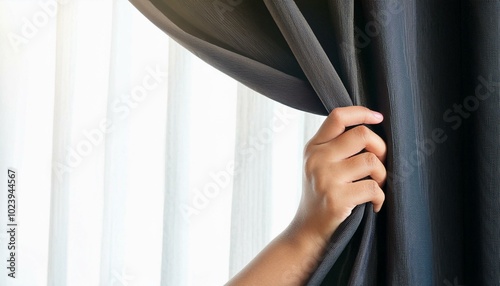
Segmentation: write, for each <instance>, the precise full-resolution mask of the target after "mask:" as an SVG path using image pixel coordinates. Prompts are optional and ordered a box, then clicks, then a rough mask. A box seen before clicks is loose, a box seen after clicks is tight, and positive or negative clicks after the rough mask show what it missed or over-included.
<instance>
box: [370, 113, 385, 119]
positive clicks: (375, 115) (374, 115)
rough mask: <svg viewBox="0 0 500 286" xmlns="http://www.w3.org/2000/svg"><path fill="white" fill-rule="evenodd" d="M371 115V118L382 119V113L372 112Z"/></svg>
mask: <svg viewBox="0 0 500 286" xmlns="http://www.w3.org/2000/svg"><path fill="white" fill-rule="evenodd" d="M372 114H373V117H375V118H377V119H383V118H384V116H383V115H382V113H379V112H376V111H372Z"/></svg>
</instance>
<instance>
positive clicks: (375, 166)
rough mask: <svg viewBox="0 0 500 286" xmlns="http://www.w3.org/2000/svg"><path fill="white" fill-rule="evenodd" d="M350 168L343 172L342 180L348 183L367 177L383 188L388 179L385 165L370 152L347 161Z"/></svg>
mask: <svg viewBox="0 0 500 286" xmlns="http://www.w3.org/2000/svg"><path fill="white" fill-rule="evenodd" d="M346 164H348V166H349V167H347V168H345V171H343V174H342V178H343V179H344V180H346V181H347V182H354V181H358V180H361V179H363V178H366V177H368V176H369V177H370V178H372V179H373V180H374V181H375V182H377V184H378V185H379V186H380V187H382V186H383V185H384V183H385V180H386V178H387V170H386V169H385V166H384V164H382V162H381V161H380V160H379V158H377V156H375V154H373V153H370V152H365V153H361V154H359V155H356V156H354V157H351V158H349V159H347V160H346Z"/></svg>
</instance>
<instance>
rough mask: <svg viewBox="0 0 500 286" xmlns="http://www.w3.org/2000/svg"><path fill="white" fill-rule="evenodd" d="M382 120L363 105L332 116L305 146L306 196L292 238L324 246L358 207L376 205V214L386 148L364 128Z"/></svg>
mask: <svg viewBox="0 0 500 286" xmlns="http://www.w3.org/2000/svg"><path fill="white" fill-rule="evenodd" d="M382 120H383V117H382V115H381V114H379V113H376V112H374V111H371V110H369V109H367V108H365V107H361V106H351V107H343V108H337V109H334V110H333V111H332V112H331V113H330V115H329V116H328V117H327V119H326V120H325V121H324V122H323V124H322V126H321V127H320V129H319V130H318V132H317V133H316V134H315V135H314V136H313V138H311V140H310V141H309V142H308V143H307V145H306V146H305V148H304V180H303V181H304V187H303V193H302V198H301V202H300V205H299V208H298V210H297V213H296V215H295V218H294V220H293V222H292V223H291V225H290V227H289V232H288V234H289V235H290V234H291V235H292V236H295V238H297V239H299V240H300V241H301V242H303V243H306V241H307V243H314V244H315V245H316V246H320V247H324V246H326V244H327V243H328V241H329V239H330V237H331V235H332V234H333V232H334V231H335V230H336V229H337V228H338V226H339V225H340V224H341V223H342V222H343V221H344V220H345V219H346V218H347V217H348V216H349V215H350V214H351V212H352V210H353V209H354V208H355V207H356V206H357V205H360V204H363V203H366V202H372V203H373V206H374V211H375V212H378V211H380V209H381V207H382V203H383V202H384V198H385V195H384V192H383V191H382V189H381V187H382V186H383V184H384V182H385V180H386V175H387V173H386V169H385V167H384V164H383V162H384V160H385V156H386V152H387V147H386V144H385V142H384V141H383V140H382V138H380V137H379V136H378V135H377V134H375V133H374V132H373V131H371V130H370V129H369V128H368V127H366V126H365V125H363V124H378V123H380V122H382ZM354 125H358V126H356V127H353V128H352V129H349V130H347V131H346V127H349V126H354Z"/></svg>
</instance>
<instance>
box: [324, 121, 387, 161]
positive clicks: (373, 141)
mask: <svg viewBox="0 0 500 286" xmlns="http://www.w3.org/2000/svg"><path fill="white" fill-rule="evenodd" d="M328 144H331V146H329V150H332V151H334V152H335V155H334V156H335V157H337V158H348V157H351V156H353V155H355V154H358V153H359V152H361V151H362V150H363V149H366V151H368V152H371V153H373V154H375V155H376V156H377V157H378V159H379V160H380V161H381V162H385V157H386V154H387V146H386V145H385V142H384V140H382V138H380V136H378V135H377V134H376V133H375V132H373V131H371V130H370V129H368V127H366V126H364V125H360V126H356V127H354V128H353V129H351V130H348V131H346V132H345V133H344V134H342V135H340V136H338V137H337V138H335V139H334V140H332V141H330V142H328Z"/></svg>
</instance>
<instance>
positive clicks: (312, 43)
mask: <svg viewBox="0 0 500 286" xmlns="http://www.w3.org/2000/svg"><path fill="white" fill-rule="evenodd" d="M131 2H132V3H133V4H134V5H135V6H136V7H137V8H138V9H139V10H140V11H141V12H142V13H143V14H144V15H145V16H146V17H148V18H149V19H150V20H151V21H152V22H153V23H155V24H156V25H157V26H158V27H160V28H161V29H162V30H163V31H165V32H166V33H167V34H169V35H170V36H171V37H172V38H173V39H175V40H176V41H178V42H179V43H180V44H181V45H183V46H184V47H186V48H187V49H188V50H190V51H192V52H193V53H194V54H195V55H197V56H198V57H200V58H201V59H203V60H205V61H206V62H208V63H209V64H211V65H213V66H215V67H216V68H218V69H220V70H221V71H223V72H225V73H227V74H228V75H230V76H232V77H234V78H235V79H237V80H238V81H240V82H242V83H243V84H245V85H247V86H248V87H250V88H252V89H254V90H256V91H258V92H260V93H262V94H264V95H265V96H267V97H269V98H272V99H274V100H276V101H278V102H281V103H284V104H286V105H288V106H291V107H294V108H297V109H300V110H303V111H307V112H312V113H316V114H323V115H326V114H328V113H329V112H330V111H331V110H332V109H333V108H335V107H339V106H348V105H353V104H354V105H364V106H367V107H369V108H372V109H375V110H379V111H381V112H382V113H383V114H384V115H385V120H384V122H383V124H381V126H380V127H376V128H375V129H374V130H375V131H376V132H377V133H378V134H379V135H381V136H382V137H383V138H384V139H385V141H386V143H387V145H388V150H389V153H388V158H387V162H386V166H387V168H388V177H389V178H388V182H387V184H386V186H385V193H386V201H385V204H384V207H383V209H382V212H381V213H379V214H376V215H375V214H374V213H373V212H372V206H371V205H370V204H367V205H361V206H358V207H357V208H356V209H355V210H354V211H353V213H352V215H351V216H350V217H349V218H348V219H347V220H346V221H345V222H344V223H343V224H342V225H341V227H340V229H339V230H338V231H337V232H336V233H335V234H334V236H333V237H332V240H331V244H330V246H329V248H328V249H327V252H326V254H325V257H324V259H323V261H322V262H321V264H320V265H319V268H318V269H317V271H316V272H315V273H314V274H313V275H312V277H311V279H310V281H309V284H310V285H443V284H444V285H499V284H500V215H499V213H498V210H499V209H500V147H499V146H500V125H499V119H500V118H499V117H500V96H499V94H500V56H499V54H500V2H499V1H480V0H467V1H466V0H463V1H460V0H456V1H453V0H447V1H444V0H442V1H441V0H440V1H436V0H423V1H415V0H410V1H396V0H379V1H374V0H370V1H368V0H361V1H341V0H307V1H306V0H296V1H291V0H289V1H285V0H276V1H273V0H264V1H245V0H231V1H229V0H227V1H226V0H215V1H212V0H211V1H199V0H198V1H196V0H131Z"/></svg>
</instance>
